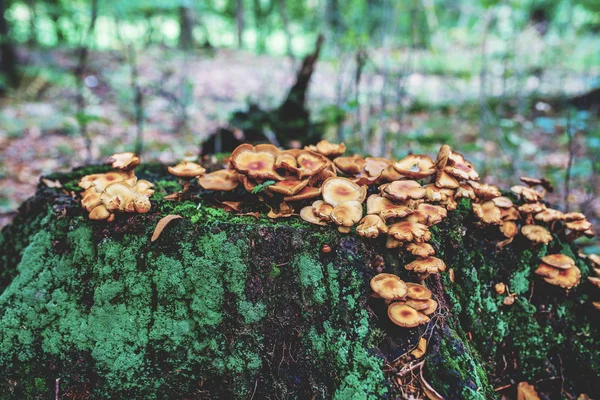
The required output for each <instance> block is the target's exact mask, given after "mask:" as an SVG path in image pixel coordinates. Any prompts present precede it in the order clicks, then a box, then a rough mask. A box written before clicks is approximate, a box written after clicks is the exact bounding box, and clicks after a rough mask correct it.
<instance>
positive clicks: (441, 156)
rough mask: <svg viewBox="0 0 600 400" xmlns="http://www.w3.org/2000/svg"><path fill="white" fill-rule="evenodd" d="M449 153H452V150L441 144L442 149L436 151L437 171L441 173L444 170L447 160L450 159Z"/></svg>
mask: <svg viewBox="0 0 600 400" xmlns="http://www.w3.org/2000/svg"><path fill="white" fill-rule="evenodd" d="M450 153H452V150H451V149H450V146H448V145H447V144H443V145H442V147H440V150H439V151H438V154H437V157H436V159H435V167H436V168H437V169H438V170H440V171H441V170H443V169H444V168H446V164H448V158H449V157H450Z"/></svg>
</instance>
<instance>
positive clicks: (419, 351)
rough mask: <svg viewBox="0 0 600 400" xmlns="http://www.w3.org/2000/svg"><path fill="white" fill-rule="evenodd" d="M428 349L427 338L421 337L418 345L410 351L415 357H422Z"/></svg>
mask: <svg viewBox="0 0 600 400" xmlns="http://www.w3.org/2000/svg"><path fill="white" fill-rule="evenodd" d="M426 350H427V340H426V339H425V338H423V337H422V338H419V343H417V347H416V348H415V349H414V350H413V351H411V352H410V354H412V355H413V356H415V358H421V357H423V355H424V354H425V351H426Z"/></svg>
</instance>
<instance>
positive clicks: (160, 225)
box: [150, 215, 183, 242]
mask: <svg viewBox="0 0 600 400" xmlns="http://www.w3.org/2000/svg"><path fill="white" fill-rule="evenodd" d="M181 218H183V217H182V216H181V215H167V216H166V217H163V218H161V219H160V221H158V224H156V228H154V233H153V234H152V238H151V239H150V241H151V242H154V241H155V240H156V239H158V238H159V236H160V234H161V233H162V231H163V230H164V229H165V228H166V227H167V225H168V224H169V222H171V221H173V220H176V219H181Z"/></svg>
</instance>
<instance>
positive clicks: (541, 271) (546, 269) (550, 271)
mask: <svg viewBox="0 0 600 400" xmlns="http://www.w3.org/2000/svg"><path fill="white" fill-rule="evenodd" d="M558 272H559V269H558V268H554V267H553V266H551V265H548V264H544V263H540V265H538V266H537V268H536V270H535V274H536V275H540V276H542V277H544V278H556V277H557V276H558Z"/></svg>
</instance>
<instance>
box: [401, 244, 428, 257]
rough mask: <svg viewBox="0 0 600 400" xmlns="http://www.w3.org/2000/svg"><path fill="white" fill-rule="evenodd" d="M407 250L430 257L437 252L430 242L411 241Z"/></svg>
mask: <svg viewBox="0 0 600 400" xmlns="http://www.w3.org/2000/svg"><path fill="white" fill-rule="evenodd" d="M406 250H408V251H410V253H411V254H413V255H415V256H419V257H429V256H432V255H434V254H435V250H434V249H433V246H432V245H430V244H429V243H425V242H423V243H409V244H408V246H406Z"/></svg>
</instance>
